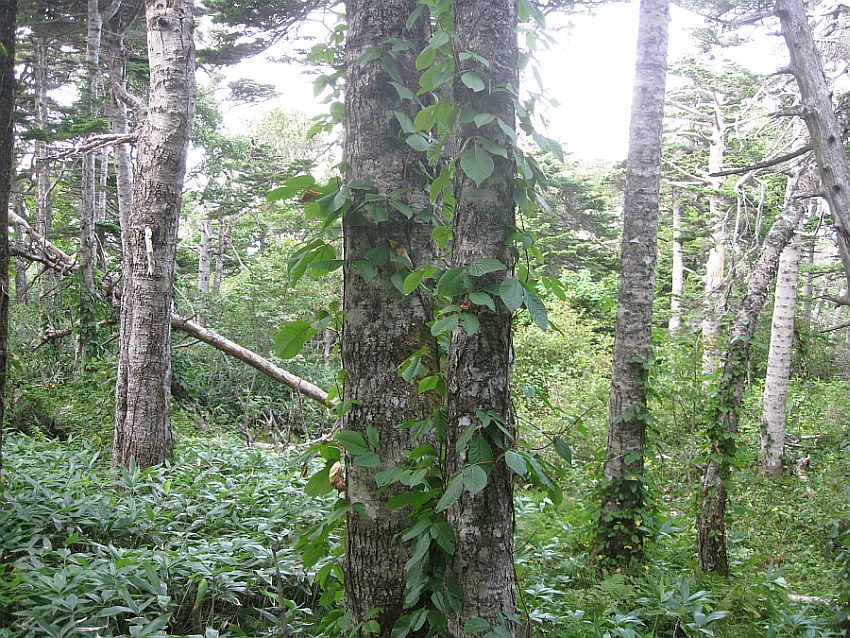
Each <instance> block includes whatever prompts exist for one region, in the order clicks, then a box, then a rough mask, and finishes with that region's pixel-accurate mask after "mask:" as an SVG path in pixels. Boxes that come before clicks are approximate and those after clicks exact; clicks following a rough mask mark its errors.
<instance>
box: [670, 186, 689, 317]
mask: <svg viewBox="0 0 850 638" xmlns="http://www.w3.org/2000/svg"><path fill="white" fill-rule="evenodd" d="M671 279H672V284H671V291H670V321H669V323H668V324H667V330H668V332H670V333H675V332H676V331H677V330H678V329H679V327H680V326H681V325H682V292H684V288H685V261H684V257H683V253H682V200H681V199H680V194H679V191H678V189H674V191H673V267H672V275H671Z"/></svg>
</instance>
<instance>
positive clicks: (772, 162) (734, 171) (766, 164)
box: [709, 144, 812, 177]
mask: <svg viewBox="0 0 850 638" xmlns="http://www.w3.org/2000/svg"><path fill="white" fill-rule="evenodd" d="M811 150H812V145H811V144H806V145H805V146H803V147H801V148H798V149H797V150H795V151H791V152H790V153H786V154H785V155H780V156H778V157H774V158H771V159H769V160H764V161H763V162H758V163H756V164H750V165H749V166H741V167H738V168H727V169H726V170H723V171H717V172H716V173H709V175H710V176H711V177H726V176H727V175H741V174H743V173H749V172H750V171H756V170H759V169H761V168H770V167H771V166H776V165H777V164H782V163H783V162H788V161H790V160H792V159H795V158H797V157H800V156H801V155H805V154H806V153H808V152H809V151H811Z"/></svg>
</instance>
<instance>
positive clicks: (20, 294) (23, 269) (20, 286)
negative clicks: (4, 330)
mask: <svg viewBox="0 0 850 638" xmlns="http://www.w3.org/2000/svg"><path fill="white" fill-rule="evenodd" d="M15 214H16V215H20V216H21V217H23V216H24V215H25V214H26V207H25V206H24V198H23V196H22V195H17V196H16V197H15ZM10 226H11V227H12V228H14V229H15V235H16V236H17V238H18V239H23V237H24V233H25V232H26V231H25V230H24V227H23V226H21V225H20V224H16V223H14V222H11V223H10ZM29 265H30V262H29V260H28V259H26V258H25V257H15V302H17V303H19V304H22V305H26V304H28V303H29V281H27V268H29ZM52 272H53V271H51V270H50V269H46V270H45V271H44V273H43V274H42V277H44V276H45V275H47V273H52Z"/></svg>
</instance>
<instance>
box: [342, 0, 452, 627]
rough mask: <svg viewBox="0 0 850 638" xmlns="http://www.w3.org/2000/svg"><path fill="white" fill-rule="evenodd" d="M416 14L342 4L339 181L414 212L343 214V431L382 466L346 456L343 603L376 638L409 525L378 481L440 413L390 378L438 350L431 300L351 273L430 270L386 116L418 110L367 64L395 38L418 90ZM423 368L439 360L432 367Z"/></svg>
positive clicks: (422, 201)
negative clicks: (343, 168) (371, 442)
mask: <svg viewBox="0 0 850 638" xmlns="http://www.w3.org/2000/svg"><path fill="white" fill-rule="evenodd" d="M415 7H416V2H415V1H414V0H348V1H347V2H346V15H347V17H348V39H347V43H346V53H345V56H346V61H347V65H348V81H347V85H346V95H345V115H346V138H345V157H346V158H347V161H348V171H347V173H346V182H347V183H353V182H357V181H366V182H368V183H370V184H371V185H372V187H373V188H374V192H375V194H377V195H381V196H385V197H387V198H391V199H398V200H400V201H401V202H402V203H403V204H406V205H407V206H409V207H410V208H411V209H412V210H413V211H415V214H414V215H413V216H412V218H411V219H407V217H406V216H405V215H403V214H402V213H400V212H398V211H397V210H396V209H395V208H393V207H391V206H389V205H388V204H389V202H387V204H385V205H384V209H385V212H386V214H387V215H388V219H387V220H386V221H384V222H381V223H375V222H374V221H373V220H372V218H371V217H370V216H369V214H368V213H367V211H366V210H364V208H363V207H362V206H361V205H360V204H361V203H362V202H361V200H360V199H359V197H361V196H360V195H358V194H357V193H356V192H355V193H354V195H352V196H353V197H355V202H354V205H352V206H351V207H349V208H348V210H346V211H345V213H344V216H343V231H344V245H345V263H344V267H343V281H344V292H343V307H344V309H345V313H344V317H343V333H342V334H343V337H342V365H343V369H344V370H345V375H346V380H345V395H344V398H345V400H346V401H352V407H351V410H350V411H349V412H348V413H347V414H346V415H345V417H344V418H343V428H344V429H345V430H350V431H353V432H357V433H359V434H361V435H362V436H363V437H364V438H367V439H368V437H367V428H368V427H370V426H371V427H372V428H375V430H376V431H377V434H378V439H379V441H380V449H379V450H378V452H379V455H380V465H379V466H378V467H375V468H366V467H361V466H358V465H356V464H354V463H352V462H351V459H350V458H349V459H348V463H347V472H346V480H347V483H346V485H347V492H346V493H347V495H348V500H349V502H350V503H352V504H355V503H359V504H361V505H362V506H363V508H365V509H359V510H358V509H350V510H349V512H348V517H347V524H346V543H345V584H346V587H345V589H346V602H347V605H348V608H349V610H350V611H351V612H352V613H353V614H354V621H355V622H358V621H361V620H362V619H363V618H365V617H366V615H367V614H368V613H369V612H370V611H371V610H373V609H374V608H378V609H380V612H379V613H378V614H377V616H375V620H376V621H377V622H378V625H379V626H380V632H379V636H381V637H382V638H384V637H389V636H390V633H391V631H392V627H393V625H394V624H395V623H396V621H397V620H398V619H399V618H400V617H401V616H403V615H404V607H405V605H404V598H405V580H406V574H405V562H406V561H407V560H408V558H409V552H408V549H407V547H406V546H405V544H404V543H403V542H401V541H400V540H399V539H398V538H396V535H397V534H398V533H399V532H401V531H403V530H404V529H405V528H406V527H407V526H408V524H409V521H408V512H407V510H406V509H393V508H390V507H389V506H388V503H387V501H388V499H389V498H390V496H392V494H394V493H395V492H394V491H393V490H392V489H390V490H384V491H379V490H378V488H377V486H376V485H375V473H376V472H377V471H379V470H382V469H386V468H390V467H395V466H399V465H401V464H402V463H403V460H404V457H405V454H406V453H407V452H408V451H409V450H410V447H411V441H410V430H409V429H402V428H399V427H398V426H399V424H400V423H403V422H405V421H411V420H422V419H426V418H428V417H429V415H430V414H431V412H432V411H433V409H434V408H435V407H436V397H434V396H431V395H432V394H433V393H428V394H425V395H420V394H418V393H417V391H416V386H415V385H411V384H410V383H408V382H406V381H405V380H404V379H402V378H401V377H400V376H399V374H398V369H399V366H400V365H401V364H402V363H403V362H404V361H405V360H406V359H407V358H408V357H410V356H411V355H412V354H413V353H415V352H417V351H419V350H422V349H425V350H427V351H428V352H432V351H433V348H434V340H433V337H432V336H431V333H430V330H429V329H428V327H427V326H426V322H427V321H429V320H430V319H431V318H432V317H431V308H430V304H429V303H428V301H427V299H426V298H425V297H424V296H421V295H420V294H419V293H417V292H414V293H413V294H411V295H407V296H405V295H402V294H401V293H400V292H399V291H398V290H397V289H396V287H395V286H394V285H393V284H392V282H391V281H390V278H391V276H392V275H393V274H394V273H395V266H396V264H394V263H392V262H390V263H383V264H376V274H375V275H374V276H373V277H366V276H364V274H363V273H362V272H361V271H360V270H358V268H357V263H358V262H361V261H362V260H368V255H369V254H370V251H372V250H373V249H381V248H385V249H390V247H391V246H401V247H402V248H400V249H399V250H402V249H403V252H406V254H407V255H408V257H409V259H410V261H411V262H412V264H413V265H414V266H416V265H421V264H424V263H431V262H432V261H433V255H432V252H431V222H430V221H429V220H428V218H427V217H426V216H425V215H423V216H422V217H420V213H424V211H426V210H428V209H429V207H430V202H429V201H428V197H427V194H426V192H425V185H426V179H427V178H426V175H424V174H423V173H422V172H421V170H420V169H419V168H418V161H419V160H417V159H415V158H414V157H412V155H411V153H412V151H411V149H410V147H409V146H407V144H406V143H405V141H404V136H403V135H401V132H400V130H399V125H398V122H397V120H396V118H395V116H394V115H393V111H394V110H395V111H403V112H407V114H408V115H409V116H410V117H413V116H414V115H415V112H416V110H415V107H414V105H413V103H412V102H411V101H402V100H400V99H399V97H398V95H397V93H396V91H395V89H394V88H393V87H392V85H391V84H390V82H391V81H392V78H391V77H390V75H389V74H388V73H387V71H386V70H385V67H384V64H383V63H382V62H381V61H380V60H373V59H370V58H369V57H368V56H366V57H365V58H364V56H363V54H364V52H368V51H370V50H375V49H379V50H386V49H387V47H389V43H390V42H392V41H394V40H395V41H404V42H407V43H409V45H410V48H409V49H405V50H398V49H396V52H395V53H394V54H393V55H394V57H393V60H394V66H395V68H396V70H397V72H398V74H399V76H398V77H399V78H400V79H399V81H400V82H402V83H403V84H404V85H406V86H410V87H415V86H417V84H418V73H417V71H416V68H415V65H414V61H415V59H416V56H417V54H418V53H419V51H421V50H422V49H423V47H424V44H425V30H424V29H425V23H426V20H424V19H421V20H419V21H418V22H417V25H416V26H415V27H414V28H413V29H412V30H408V29H406V28H405V22H406V21H407V19H408V17H409V16H410V14H411V12H412V11H413V10H414V8H415ZM399 48H400V47H399ZM404 189H409V192H404ZM399 193H400V194H399ZM389 242H392V244H390V243H389ZM393 250H395V249H393ZM430 365H431V366H432V367H433V366H435V365H437V362H436V361H433V360H432V361H430Z"/></svg>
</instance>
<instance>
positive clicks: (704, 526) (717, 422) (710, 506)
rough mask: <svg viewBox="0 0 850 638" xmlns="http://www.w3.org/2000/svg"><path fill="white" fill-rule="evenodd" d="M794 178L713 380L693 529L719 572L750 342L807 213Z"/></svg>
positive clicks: (705, 560) (724, 564) (707, 563)
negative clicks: (708, 449)
mask: <svg viewBox="0 0 850 638" xmlns="http://www.w3.org/2000/svg"><path fill="white" fill-rule="evenodd" d="M793 181H794V180H789V185H788V187H787V189H786V196H785V207H784V210H783V214H782V216H781V217H779V219H777V220H776V222H774V224H773V227H772V228H771V229H770V232H768V234H767V236H766V237H765V239H764V244H762V248H761V252H760V253H759V257H758V260H757V262H756V265H755V267H754V268H753V273H752V275H750V280H749V282H748V283H747V292H746V294H745V295H744V298H743V299H742V300H741V306H740V308H739V310H738V313H737V315H736V317H735V322H734V325H733V327H732V335H731V338H730V339H729V344H728V345H727V347H726V355H725V359H724V361H723V370H722V373H721V375H720V378H719V379H718V380H717V381H716V382H715V387H716V392H715V393H714V394H715V395H716V398H715V399H714V401H715V405H716V407H715V408H714V412H713V414H712V415H711V416H710V417H709V437H710V442H711V457H710V458H709V461H708V463H707V465H706V469H705V472H704V473H703V476H702V481H701V484H700V494H699V503H698V505H697V521H696V528H697V549H698V554H699V567H700V569H701V570H702V571H704V572H713V573H717V574H720V575H722V576H726V575H728V574H729V557H728V555H727V552H726V499H727V482H728V479H729V475H730V473H731V466H732V463H733V462H734V456H735V453H736V452H735V442H736V439H737V436H738V419H739V413H740V408H741V401H742V399H743V395H744V383H745V381H746V378H747V367H748V364H749V355H750V342H751V341H752V337H753V334H754V333H755V330H756V325H757V324H758V318H759V314H760V313H761V309H762V308H763V307H764V303H765V301H766V300H767V297H768V294H769V292H770V285H771V283H772V282H773V279H774V277H775V276H776V270H777V268H778V267H779V255H780V254H781V253H782V251H783V250H784V249H785V246H786V245H787V244H788V242H789V241H791V238H792V237H793V235H794V231H795V230H796V228H797V226H798V225H799V223H800V220H801V219H802V217H803V215H804V214H805V211H806V207H805V206H804V205H803V204H801V203H800V201H799V200H797V199H795V198H794V197H793V192H794V188H795V184H794V183H793Z"/></svg>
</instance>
